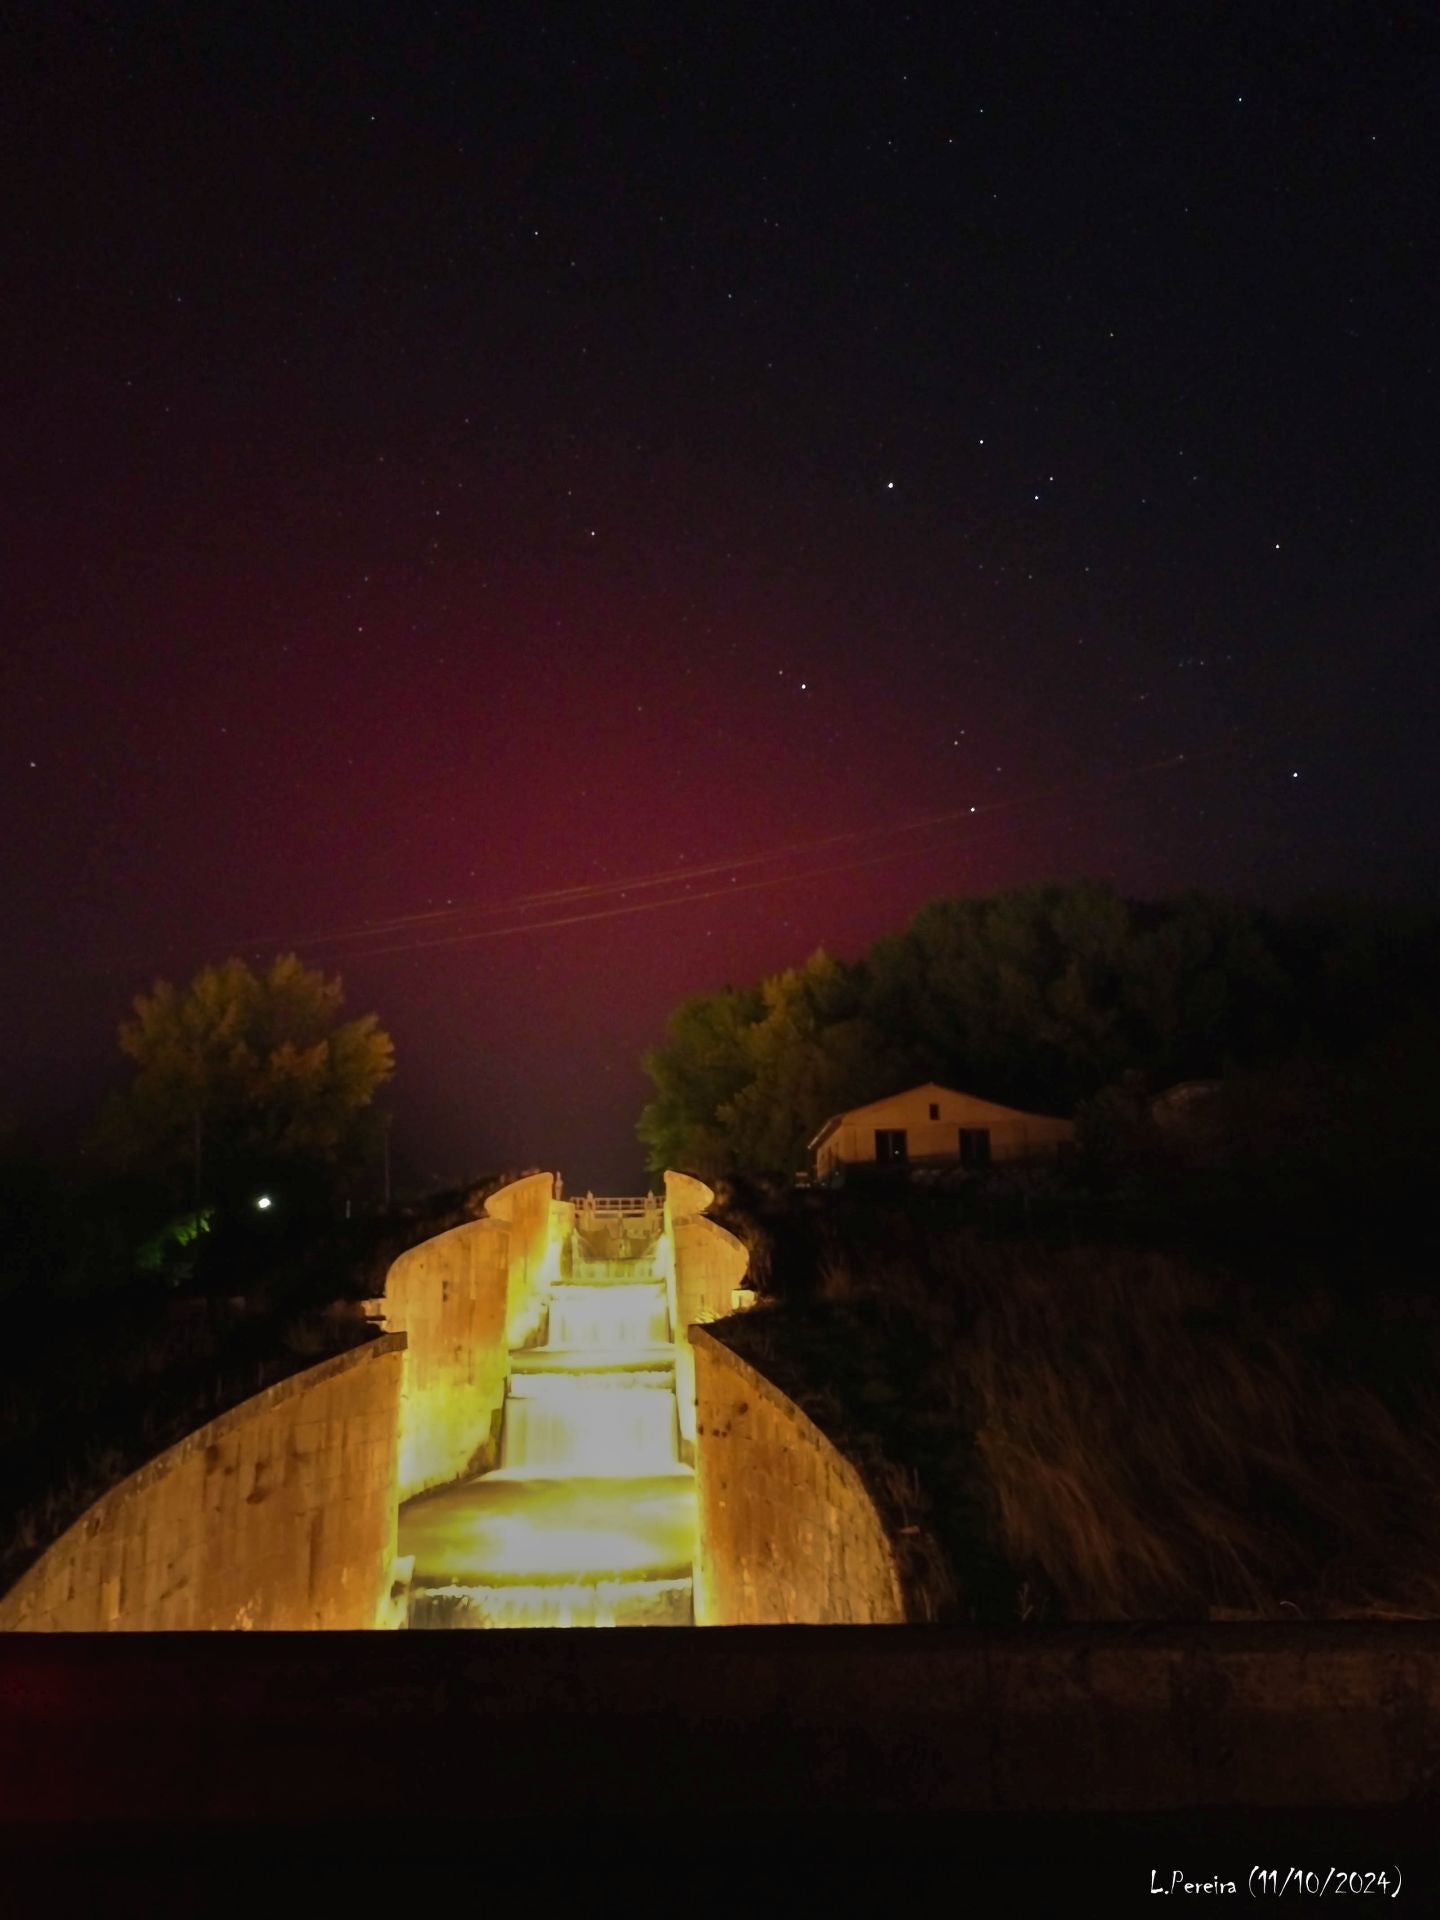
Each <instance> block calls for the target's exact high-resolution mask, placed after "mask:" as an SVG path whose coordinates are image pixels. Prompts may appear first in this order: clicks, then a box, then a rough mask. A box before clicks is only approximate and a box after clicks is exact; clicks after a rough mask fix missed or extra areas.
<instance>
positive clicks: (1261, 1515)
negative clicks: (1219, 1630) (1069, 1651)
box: [951, 1250, 1440, 1619]
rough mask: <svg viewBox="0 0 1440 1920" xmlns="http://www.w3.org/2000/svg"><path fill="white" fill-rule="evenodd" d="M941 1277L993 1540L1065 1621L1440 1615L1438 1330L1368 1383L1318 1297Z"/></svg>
mask: <svg viewBox="0 0 1440 1920" xmlns="http://www.w3.org/2000/svg"><path fill="white" fill-rule="evenodd" d="M954 1279H955V1282H956V1284H957V1285H959V1286H960V1287H963V1288H964V1289H965V1290H966V1291H967V1292H968V1293H969V1294H970V1295H971V1299H970V1303H969V1304H970V1306H971V1310H972V1312H973V1320H972V1323H971V1330H970V1332H969V1334H968V1337H966V1338H964V1339H963V1340H961V1341H959V1342H957V1343H956V1345H955V1346H954V1347H953V1348H952V1350H951V1366H952V1368H953V1369H954V1371H955V1373H956V1375H957V1378H956V1380H955V1382H954V1391H955V1399H956V1402H957V1404H961V1403H963V1404H966V1405H969V1406H971V1407H973V1409H974V1417H975V1444H976V1447H977V1450H978V1453H979V1456H980V1459H981V1460H982V1461H983V1463H984V1475H985V1480H986V1492H987V1498H988V1502H989V1505H990V1509H991V1513H992V1515H993V1523H994V1527H995V1530H996V1535H997V1539H998V1543H999V1544H1000V1546H1001V1548H1002V1550H1003V1552H1004V1554H1005V1556H1006V1558H1007V1559H1008V1560H1009V1561H1010V1563H1011V1565H1012V1566H1013V1567H1015V1568H1016V1569H1017V1571H1019V1572H1020V1573H1021V1575H1022V1576H1023V1577H1024V1578H1026V1579H1027V1580H1029V1581H1031V1582H1033V1583H1035V1584H1037V1585H1038V1586H1040V1587H1041V1588H1043V1589H1045V1590H1048V1592H1050V1593H1051V1594H1053V1595H1054V1597H1055V1603H1056V1606H1057V1608H1058V1610H1059V1611H1060V1612H1061V1613H1063V1614H1064V1615H1065V1616H1066V1617H1069V1618H1072V1619H1120V1618H1160V1617H1164V1618H1174V1617H1186V1618H1194V1617H1204V1616H1206V1615H1207V1614H1210V1613H1212V1612H1215V1611H1222V1610H1223V1611H1225V1612H1227V1613H1231V1614H1235V1613H1244V1614H1252V1615H1256V1616H1261V1617H1264V1616H1269V1615H1278V1614H1280V1613H1282V1612H1284V1613H1290V1614H1293V1613H1295V1612H1299V1613H1300V1614H1302V1615H1304V1616H1306V1617H1316V1616H1332V1617H1333V1616H1339V1615H1345V1614H1360V1613H1372V1612H1376V1611H1385V1610H1388V1611H1395V1612H1402V1613H1416V1614H1423V1615H1427V1616H1429V1615H1437V1614H1440V1552H1437V1547H1440V1527H1437V1516H1440V1395H1437V1394H1436V1392H1435V1391H1434V1390H1433V1388H1430V1387H1429V1385H1428V1382H1429V1381H1433V1380H1434V1379H1435V1378H1436V1374H1435V1368H1434V1360H1435V1359H1436V1358H1440V1338H1437V1333H1436V1328H1435V1325H1434V1323H1433V1322H1430V1323H1428V1324H1427V1323H1426V1322H1424V1321H1421V1322H1420V1323H1419V1324H1418V1325H1417V1326H1416V1327H1414V1328H1412V1329H1411V1330H1410V1337H1411V1339H1412V1340H1417V1339H1418V1340H1419V1341H1420V1343H1421V1345H1422V1346H1425V1345H1428V1348H1429V1353H1430V1364H1429V1365H1428V1366H1427V1367H1425V1368H1424V1369H1423V1371H1422V1370H1421V1369H1419V1368H1414V1367H1406V1368H1404V1369H1403V1370H1402V1373H1401V1374H1400V1376H1399V1377H1396V1376H1394V1375H1393V1374H1392V1377H1391V1378H1390V1379H1388V1380H1387V1379H1386V1378H1385V1372H1386V1369H1385V1367H1384V1366H1383V1364H1377V1365H1375V1366H1373V1367H1372V1368H1371V1370H1370V1377H1369V1378H1363V1377H1356V1376H1355V1375H1353V1374H1352V1373H1351V1370H1350V1365H1349V1364H1347V1362H1348V1360H1349V1359H1350V1358H1353V1356H1351V1355H1348V1354H1347V1343H1346V1333H1347V1328H1346V1325H1345V1321H1344V1317H1343V1315H1342V1311H1341V1309H1340V1308H1339V1307H1338V1306H1337V1305H1336V1303H1335V1302H1334V1301H1333V1300H1332V1299H1330V1298H1328V1297H1326V1296H1324V1295H1312V1296H1311V1297H1309V1298H1307V1299H1303V1300H1298V1301H1295V1300H1269V1301H1264V1302H1262V1301H1261V1300H1260V1299H1258V1298H1257V1297H1256V1295H1255V1294H1254V1293H1253V1292H1250V1291H1246V1290H1243V1289H1241V1288H1239V1287H1238V1286H1237V1285H1236V1284H1235V1283H1233V1282H1227V1281H1226V1280H1224V1279H1222V1278H1218V1277H1214V1276H1207V1275H1205V1274H1204V1273H1200V1272H1196V1271H1194V1270H1193V1269H1190V1268H1187V1267H1186V1266H1184V1265H1182V1264H1181V1263H1179V1262H1178V1261H1176V1260H1174V1259H1169V1258H1165V1257H1162V1256H1148V1257H1147V1256H1144V1255H1128V1256H1127V1255H1124V1254H1115V1253H1107V1254H1103V1255H1097V1254H1094V1253H1090V1254H1084V1255H1068V1256H1067V1255H1058V1256H1055V1255H1052V1256H1050V1257H1049V1258H1048V1259H1047V1260H1046V1261H1045V1262H1044V1264H1043V1265H1041V1264H1040V1263H1039V1262H1037V1261H1035V1260H1034V1259H1033V1258H1030V1259H1027V1258H1026V1257H1025V1256H1024V1255H1021V1254H1016V1253H1015V1252H1013V1251H1006V1252H997V1251H995V1250H989V1251H988V1252H987V1253H986V1255H985V1257H984V1258H983V1259H982V1258H977V1257H976V1255H975V1254H974V1253H973V1252H972V1254H971V1255H970V1257H969V1258H968V1259H967V1258H963V1257H962V1258H960V1259H958V1260H957V1262H956V1270H955V1272H954ZM1418 1357H1419V1356H1418V1353H1417V1352H1416V1350H1415V1349H1414V1348H1413V1347H1412V1350H1411V1355H1410V1359H1411V1360H1412V1361H1414V1360H1415V1359H1417V1358H1418ZM1405 1374H1408V1375H1409V1379H1408V1380H1407V1379H1406V1378H1405V1377H1404V1376H1405ZM1417 1378H1418V1379H1419V1381H1420V1390H1419V1391H1418V1392H1415V1391H1413V1390H1412V1389H1413V1387H1414V1385H1415V1384H1416V1381H1417ZM1387 1388H1389V1389H1391V1390H1392V1394H1393V1397H1397V1398H1398V1400H1399V1401H1400V1402H1401V1403H1402V1405H1403V1410H1401V1407H1399V1406H1392V1405H1391V1404H1388V1398H1389V1397H1392V1396H1391V1395H1387Z"/></svg>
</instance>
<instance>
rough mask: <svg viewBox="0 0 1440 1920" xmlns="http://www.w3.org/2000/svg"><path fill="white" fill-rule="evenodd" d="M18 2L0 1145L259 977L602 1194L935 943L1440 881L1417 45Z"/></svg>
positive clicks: (1187, 22) (1009, 15)
mask: <svg viewBox="0 0 1440 1920" xmlns="http://www.w3.org/2000/svg"><path fill="white" fill-rule="evenodd" d="M14 18H15V22H16V24H15V26H14V28H13V30H12V32H11V34H10V36H9V43H8V47H7V50H6V54H5V59H6V62H7V65H8V67H9V69H10V72H9V77H8V79H7V83H6V89H5V98H6V101H7V111H6V117H7V145H8V148H9V161H8V165H7V173H8V176H9V179H10V183H11V186H10V192H9V195H8V211H7V221H6V228H7V232H6V243H5V252H6V266H7V273H6V282H7V291H6V298H5V302H4V306H3V311H0V350H3V366H0V392H3V402H4V420H5V432H4V434H3V436H0V465H3V474H4V498H5V501H6V511H5V515H4V523H3V550H0V565H3V579H4V595H3V605H4V636H3V649H0V783H3V789H4V798H5V805H4V815H3V818H4V827H3V834H0V843H3V844H0V887H3V898H4V901H5V918H6V923H7V932H6V937H5V940H4V943H3V965H4V978H3V982H0V991H3V1013H0V1068H3V1083H0V1106H4V1107H6V1108H8V1109H9V1110H10V1111H11V1112H14V1113H18V1114H21V1115H25V1116H34V1117H36V1119H37V1120H40V1121H45V1122H46V1123H47V1124H48V1123H49V1122H54V1123H55V1124H57V1125H58V1124H61V1123H62V1122H64V1123H66V1124H68V1121H69V1119H73V1118H74V1117H76V1116H78V1115H80V1114H82V1113H83V1112H84V1111H85V1109H86V1105H87V1103H88V1102H92V1101H93V1099H94V1097H95V1094H96V1092H97V1090H98V1089H100V1088H101V1087H102V1086H103V1085H104V1084H105V1083H106V1076H107V1075H108V1074H110V1073H112V1072H113V1069H114V1065H115V1063H116V1062H118V1060H119V1056H118V1052H117V1051H116V1049H115V1046H114V1028H115V1025H116V1023H117V1022H118V1021H119V1020H120V1019H121V1018H122V1017H123V1016H124V1015H125V1013H126V1011H127V1008H128V1003H129V1000H130V997H131V996H132V995H133V994H134V993H135V992H137V991H139V990H141V989H143V988H145V987H147V986H148V985H149V984H150V983H151V981H153V979H154V978H156V977H157V976H160V975H163V976H166V977H171V978H175V977H182V976H188V973H189V972H190V971H192V970H193V968H194V967H195V966H197V965H198V964H200V963H202V962H204V961H206V960H210V959H219V958H223V957H225V956H226V955H228V954H229V953H232V952H234V953H241V954H244V955H246V956H247V957H251V958H259V959H268V958H269V957H271V956H272V955H273V954H274V953H275V952H276V951H278V950H280V949H281V948H289V947H295V948H297V949H298V950H299V951H300V952H301V954H302V955H303V956H304V957H305V958H307V959H308V960H310V961H311V962H312V963H313V964H317V965H322V966H324V967H325V968H326V969H327V970H339V971H340V972H341V973H342V974H343V975H344V978H345V980H346V983H347V989H348V994H349V1001H350V1004H351V1006H352V1008H353V1009H354V1010H355V1011H362V1010H366V1009H370V1008H374V1009H375V1010H377V1011H378V1012H379V1013H380V1014H381V1016H382V1018H383V1019H384V1021H385V1023H386V1024H387V1025H388V1026H389V1028H390V1029H391V1031H392V1032H393V1033H394V1035H395V1039H396V1043H397V1050H398V1055H399V1074H398V1077H397V1080H396V1082H395V1084H394V1087H393V1090H392V1092H393V1100H392V1104H393V1106H394V1109H395V1112H396V1116H397V1118H396V1128H397V1140H398V1141H399V1142H400V1143H401V1144H402V1145H403V1146H404V1148H405V1150H406V1152H407V1154H408V1155H409V1156H410V1157H411V1158H412V1159H413V1161H414V1163H415V1165H416V1166H417V1168H419V1169H421V1170H422V1171H424V1172H426V1173H428V1174H434V1175H436V1176H437V1177H447V1178H448V1177H458V1176H462V1175H464V1174H466V1173H471V1172H478V1171H482V1170H485V1169H488V1168H495V1167H507V1166H521V1165H544V1166H559V1167H560V1168H561V1170H562V1171H563V1172H564V1173H565V1175H566V1177H567V1179H568V1180H569V1182H570V1184H571V1185H572V1186H578V1187H584V1186H587V1185H591V1186H594V1187H595V1188H596V1190H597V1191H600V1190H610V1191H615V1190H617V1189H620V1190H624V1189H625V1188H627V1187H628V1186H630V1185H631V1184H633V1183H634V1182H635V1181H636V1180H637V1179H639V1178H640V1177H641V1175H640V1169H641V1165H642V1161H641V1155H640V1150H639V1148H638V1146H637V1145H636V1144H635V1140H634V1132H633V1129H634V1122H635V1118H636V1115H637V1112H638V1109H639V1106H640V1104H641V1102H642V1101H643V1099H644V1098H645V1094H646V1083H645V1081H644V1080H643V1078H642V1076H641V1074H640V1071H639V1066H638V1057H639V1054H640V1052H641V1050H642V1049H643V1048H644V1047H645V1046H646V1045H647V1044H650V1043H651V1042H653V1041H655V1040H656V1039H658V1038H659V1037H660V1034H661V1032H662V1030H663V1023H664V1019H665V1016H666V1014H667V1012H668V1011H669V1010H670V1009H671V1007H673V1006H674V1005H675V1003H676V1002H677V1001H678V1000H680V999H681V998H683V997H685V996H686V995H689V994H692V993H698V992H704V991H707V990H710V989H712V988H714V987H717V986H719V985H721V984H723V983H725V982H726V981H734V982H736V983H739V982H742V981H749V980H752V979H754V978H756V977H757V976H758V975H759V974H760V973H762V972H765V971H772V970H775V969H778V968H780V967H782V966H785V965H789V964H793V963H796V962H798V961H800V960H802V959H803V958H804V957H805V956H806V955H807V954H808V953H809V952H811V951H812V950H813V949H814V948H815V947H816V946H818V945H821V944H823V945H825V946H827V947H828V948H829V949H830V950H831V951H833V952H837V953H840V954H844V955H853V954H855V953H858V952H859V951H861V950H862V949H863V948H864V947H865V946H866V945H867V944H868V943H869V942H870V941H871V940H873V939H874V938H876V937H877V936H879V935H881V934H882V933H885V932H888V931H891V930H893V929H894V928H896V927H898V926H899V925H900V924H902V923H903V921H904V920H905V919H906V918H907V917H908V916H909V914H910V913H912V912H913V911H914V909H915V908H916V907H917V906H919V905H920V904H921V903H922V902H923V901H925V900H926V899H929V898H931V897H933V896H935V895H937V894H942V893H969V892H975V891H984V890H989V889H993V888H997V887H1005V886H1012V885H1020V884H1026V883H1031V882H1037V881H1042V880H1047V879H1055V878H1058V879H1068V878H1079V877H1082V876H1090V877H1109V878H1110V879H1112V880H1113V881H1114V882H1115V884H1116V885H1117V886H1119V887H1121V888H1123V889H1125V890H1127V891H1130V892H1132V893H1139V894H1146V893H1157V892H1163V891H1170V890H1175V889H1180V888H1185V887H1203V888H1209V889H1215V890H1220V891H1225V892H1229V893H1233V894H1237V895H1240V896H1241V897H1244V898H1246V899H1251V900H1261V901H1267V900H1268V901H1275V902H1278V903H1283V902H1285V901H1288V900H1292V899H1295V898H1298V897H1301V896H1303V895H1306V894H1310V893H1314V892H1328V891H1334V890H1340V889H1347V890H1356V889H1364V890H1368V891H1370V892H1372V893H1378V894H1381V895H1385V896H1387V897H1423V898H1427V899H1430V898H1433V897H1434V896H1435V894H1436V892H1437V890H1440V858H1437V855H1440V791H1437V788H1440V781H1437V775H1436V770H1435V764H1434V741H1435V737H1436V722H1437V717H1440V716H1437V701H1436V697H1435V696H1436V682H1437V674H1436V667H1435V664H1434V645H1435V640H1436V589H1437V585H1440V560H1437V551H1440V548H1437V540H1436V523H1437V501H1440V489H1437V479H1440V472H1437V467H1440V459H1437V447H1440V437H1437V419H1436V393H1437V383H1436V359H1437V355H1440V335H1437V332H1436V329H1435V324H1434V306H1435V303H1434V286H1435V284H1436V280H1435V275H1436V264H1437V263H1436V257H1435V253H1436V250H1435V239H1436V231H1435V228H1436V212H1435V199H1434V193H1433V181H1434V178H1435V176H1436V171H1437V166H1440V153H1437V150H1436V149H1437V145H1440V142H1437V140H1436V137H1435V133H1434V124H1435V114H1434V100H1435V93H1436V85H1437V80H1440V61H1437V57H1436V56H1437V35H1436V31H1435V27H1436V22H1435V18H1434V14H1433V9H1431V8H1430V7H1428V6H1421V5H1413V6H1406V5H1356V6H1340V5H1333V4H1327V3H1326V0H1315V4H1312V5H1309V6H1306V7H1303V8H1298V7H1285V6H1273V7H1272V6H1263V5H1256V4H1254V3H1253V0H1246V3H1245V4H1243V5H1233V6H1232V5H1225V4H1215V5H1205V6H1178V5H1175V6H1169V5H1167V6H1140V5H1128V4H1123V3H1122V0H1115V4H1112V5H1106V6H1098V7H1092V6H1087V5H1082V4H1075V5H1068V4H1067V5H1053V6H1048V7H1046V6H1026V5H1023V4H1020V5H1017V4H1008V3H1007V4H1005V5H965V6H960V5H945V6H933V7H931V6H921V7H911V8H903V7H901V6H899V5H886V6H848V5H841V6H825V7H819V6H808V5H796V6H791V7H768V8H760V7H748V6H736V7H729V6H726V7H716V8H711V9H701V8H698V7H684V6H673V5H667V6H653V7H649V6H642V5H634V6H617V7H605V8H599V7H587V8H572V7H560V6H552V5H545V4H536V3H535V0H529V3H528V4H524V5H514V6H510V5H507V6H486V5H469V6H456V5H447V4H435V5H425V6H415V7H398V6H389V7H379V6H367V5H355V4H352V5H349V6H346V7H344V8H333V7H330V6H327V5H325V4H318V3H317V4H313V5H311V4H307V5H306V6H304V7H294V6H286V7H281V6H270V5H263V4H262V5H236V4H221V3H220V0H216V4H212V5H206V6H191V7H186V6H159V5H155V6H140V5H137V6H132V5H118V4H112V5H105V4H96V5H86V6H79V5H70V4H64V3H63V0H38V3H36V4H31V5H22V6H20V8H19V9H18V10H17V13H16V15H15V16H14Z"/></svg>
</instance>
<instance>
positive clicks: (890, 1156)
mask: <svg viewBox="0 0 1440 1920" xmlns="http://www.w3.org/2000/svg"><path fill="white" fill-rule="evenodd" d="M875 1158H876V1160H877V1162H878V1163H879V1164H880V1165H881V1166H882V1167H896V1166H903V1165H904V1163H905V1160H906V1158H907V1155H906V1152H905V1129H904V1128H903V1127H877V1128H876V1129H875Z"/></svg>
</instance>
